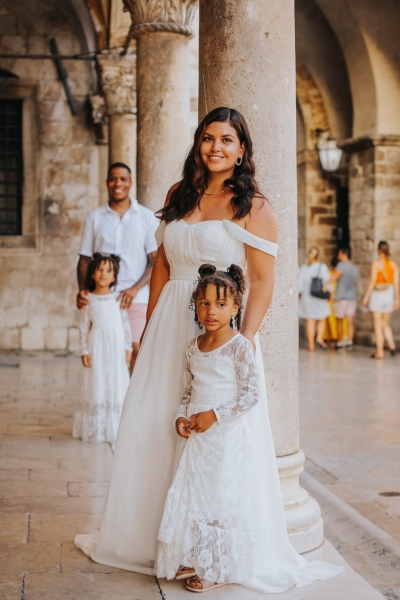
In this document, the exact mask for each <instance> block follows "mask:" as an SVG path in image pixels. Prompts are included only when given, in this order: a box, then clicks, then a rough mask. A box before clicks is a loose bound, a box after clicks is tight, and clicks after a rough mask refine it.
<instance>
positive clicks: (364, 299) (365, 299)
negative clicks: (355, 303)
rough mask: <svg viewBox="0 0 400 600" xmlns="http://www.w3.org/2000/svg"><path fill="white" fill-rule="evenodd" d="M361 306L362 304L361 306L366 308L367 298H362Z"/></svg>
mask: <svg viewBox="0 0 400 600" xmlns="http://www.w3.org/2000/svg"><path fill="white" fill-rule="evenodd" d="M361 304H362V305H363V306H368V297H367V296H364V298H363V299H362V301H361Z"/></svg>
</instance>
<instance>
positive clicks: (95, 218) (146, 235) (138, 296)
mask: <svg viewBox="0 0 400 600" xmlns="http://www.w3.org/2000/svg"><path fill="white" fill-rule="evenodd" d="M131 187H132V179H131V170H130V168H129V167H128V166H127V165H125V164H124V163H113V164H112V165H111V166H110V167H109V169H108V175H107V188H108V193H109V200H108V202H107V204H104V205H103V206H100V207H99V208H96V209H95V210H92V211H91V212H90V213H89V214H88V215H87V217H86V219H85V223H84V226H83V233H82V242H81V247H80V250H79V254H80V257H79V262H78V267H77V275H78V285H79V293H78V295H77V307H78V308H79V309H80V308H83V307H84V306H86V305H87V304H88V303H89V297H88V296H89V291H88V290H87V286H86V274H87V270H88V266H89V263H90V261H91V259H92V256H93V254H94V253H95V252H100V253H101V254H116V255H117V256H119V257H120V259H121V262H120V269H119V275H118V282H117V287H116V290H117V291H118V292H119V297H118V299H119V300H120V302H121V308H124V309H127V311H128V316H129V320H130V323H131V329H132V343H133V348H132V350H133V351H132V363H131V367H132V369H133V366H134V364H135V360H136V357H137V353H138V351H139V342H140V337H141V335H142V333H143V329H144V326H145V322H146V310H147V304H148V300H149V285H148V284H149V281H150V276H151V271H152V268H153V264H154V260H155V257H156V254H157V243H156V240H155V237H154V233H155V231H156V229H157V227H158V220H157V219H156V217H155V216H154V213H153V212H152V211H151V210H150V209H148V208H146V207H145V206H142V205H141V204H139V203H138V201H137V200H135V199H133V198H130V196H129V192H130V189H131Z"/></svg>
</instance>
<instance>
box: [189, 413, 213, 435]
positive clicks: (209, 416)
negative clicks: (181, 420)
mask: <svg viewBox="0 0 400 600" xmlns="http://www.w3.org/2000/svg"><path fill="white" fill-rule="evenodd" d="M216 420H217V417H216V416H215V412H214V411H213V410H205V411H203V412H199V413H195V414H194V415H192V416H191V417H190V419H189V421H190V423H189V425H188V426H187V428H188V429H189V430H193V431H195V432H196V433H204V432H205V431H207V429H210V427H211V425H214V423H215V421H216Z"/></svg>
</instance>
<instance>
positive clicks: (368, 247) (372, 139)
mask: <svg viewBox="0 0 400 600" xmlns="http://www.w3.org/2000/svg"><path fill="white" fill-rule="evenodd" d="M340 146H341V148H343V150H344V151H345V152H347V153H348V154H349V155H350V156H349V158H350V165H349V204H350V236H351V246H352V250H353V260H354V262H355V263H356V265H357V266H358V267H359V269H360V275H361V277H360V283H359V295H360V298H361V296H362V295H363V294H364V293H365V290H366V287H367V282H368V279H369V275H370V264H371V260H373V259H374V258H376V256H377V253H376V248H377V245H378V243H379V242H380V241H381V240H385V241H386V242H388V243H389V246H390V251H391V254H392V256H393V258H394V260H395V261H396V262H397V263H399V262H400V201H399V198H400V136H398V135H386V136H379V135H376V136H365V137H361V138H357V139H352V140H347V141H346V142H344V143H342V144H341V145H340ZM391 325H392V328H393V333H394V336H395V338H396V339H397V341H398V342H400V322H399V319H392V321H391ZM356 341H358V342H359V343H364V344H371V343H373V327H372V320H371V315H370V314H368V313H362V312H360V311H358V314H357V318H356Z"/></svg>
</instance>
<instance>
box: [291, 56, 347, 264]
mask: <svg viewBox="0 0 400 600" xmlns="http://www.w3.org/2000/svg"><path fill="white" fill-rule="evenodd" d="M296 90H297V91H296V95H297V111H298V128H299V126H300V127H301V130H302V131H301V132H300V133H301V135H299V132H298V136H297V181H298V189H297V193H298V227H299V262H300V263H301V262H304V260H305V257H306V253H307V249H308V248H309V247H310V246H317V247H318V248H319V250H320V253H321V254H320V255H321V259H322V260H323V261H325V262H328V263H329V262H330V260H331V258H332V257H333V254H334V252H335V248H336V243H337V238H336V189H335V186H334V184H332V182H330V181H329V180H328V179H327V178H325V177H324V174H323V171H322V169H321V165H320V161H319V156H318V151H317V131H318V130H323V131H325V130H329V129H330V123H329V117H328V113H327V110H326V108H325V105H324V101H323V98H322V95H321V92H320V90H319V88H318V86H317V84H316V83H315V81H314V79H313V77H312V76H311V74H310V72H309V71H308V69H307V67H305V66H304V65H303V64H300V63H297V67H296Z"/></svg>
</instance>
